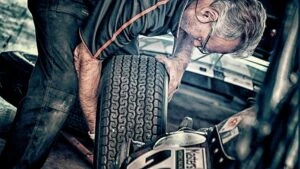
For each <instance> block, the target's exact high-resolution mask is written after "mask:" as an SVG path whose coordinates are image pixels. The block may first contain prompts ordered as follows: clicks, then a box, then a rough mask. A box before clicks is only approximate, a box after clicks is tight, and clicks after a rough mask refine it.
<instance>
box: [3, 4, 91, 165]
mask: <svg viewBox="0 0 300 169" xmlns="http://www.w3.org/2000/svg"><path fill="white" fill-rule="evenodd" d="M28 6H29V9H30V11H31V13H32V15H33V20H34V24H35V28H36V37H37V45H38V53H39V54H38V60H37V63H36V65H35V68H34V70H33V73H32V75H31V79H30V81H29V88H28V93H27V94H26V96H25V98H24V99H23V100H22V102H21V104H20V106H19V107H18V111H17V116H16V118H15V121H14V125H13V129H12V132H11V135H10V136H9V139H8V140H7V144H6V146H5V148H4V150H3V153H2V154H1V158H0V160H1V161H0V167H1V168H3V169H12V168H13V169H35V168H41V166H42V165H43V163H44V161H45V160H46V158H47V156H48V154H49V151H50V148H51V146H52V144H53V142H54V140H55V138H56V136H57V134H58V131H59V130H60V129H61V127H62V125H63V124H64V121H65V120H66V117H67V116H68V113H69V110H70V108H71V107H72V106H73V104H74V102H75V99H76V95H77V88H78V84H77V77H76V74H75V69H74V65H73V50H74V49H75V47H76V45H77V44H78V43H79V36H78V28H79V26H80V24H81V23H82V22H83V20H84V19H85V18H86V17H87V16H88V11H89V10H88V5H87V4H86V3H85V1H84V0H29V2H28Z"/></svg>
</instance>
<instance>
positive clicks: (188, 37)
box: [74, 0, 239, 134]
mask: <svg viewBox="0 0 300 169" xmlns="http://www.w3.org/2000/svg"><path fill="white" fill-rule="evenodd" d="M211 2H212V0H201V1H199V4H198V7H199V8H200V13H199V15H197V16H198V19H200V20H201V22H199V21H197V19H196V17H195V5H196V3H192V4H191V5H190V6H189V7H188V8H187V9H186V10H185V12H184V14H183V17H182V20H181V23H180V25H181V26H180V30H179V35H178V37H177V39H176V43H175V47H176V49H175V52H174V54H173V55H174V57H173V58H166V57H165V56H157V57H156V59H157V60H158V61H159V62H162V63H163V64H164V65H165V67H166V69H167V72H168V74H169V78H170V79H169V91H168V98H169V101H170V100H171V98H172V96H173V94H174V93H175V92H176V90H177V88H178V86H179V84H180V81H181V79H182V76H183V73H184V71H185V69H186V68H187V66H188V63H189V62H190V59H191V53H192V50H193V47H194V46H199V45H200V44H201V43H203V40H204V39H205V38H206V37H207V34H208V32H209V30H210V29H211V24H210V21H213V22H214V21H217V18H218V14H217V13H216V12H215V11H214V10H212V9H211V8H209V4H210V3H211ZM217 41H220V42H222V43H219V42H217ZM238 43H239V40H238V39H237V40H233V41H228V40H224V39H222V38H220V37H216V36H214V35H212V36H211V40H210V41H208V43H207V49H209V51H213V52H217V53H227V52H230V51H232V50H233V49H235V47H236V46H237V44H238ZM216 44H219V45H216ZM74 55H75V56H74V60H75V68H76V71H77V74H78V79H79V99H80V103H81V107H82V109H83V112H84V114H85V117H86V120H87V122H88V126H89V129H90V133H91V134H94V133H95V124H96V110H97V100H98V88H99V87H98V86H99V81H100V76H101V68H102V62H101V61H99V60H97V59H94V58H93V56H92V54H91V53H90V52H89V51H88V49H87V48H86V46H85V45H83V44H82V43H81V44H79V45H78V46H77V47H76V49H75V52H74Z"/></svg>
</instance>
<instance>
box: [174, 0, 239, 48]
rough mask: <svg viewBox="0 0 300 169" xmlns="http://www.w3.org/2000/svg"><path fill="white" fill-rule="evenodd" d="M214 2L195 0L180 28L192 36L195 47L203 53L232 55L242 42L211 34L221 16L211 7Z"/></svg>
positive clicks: (185, 13) (186, 12) (187, 10)
mask: <svg viewBox="0 0 300 169" xmlns="http://www.w3.org/2000/svg"><path fill="white" fill-rule="evenodd" d="M197 1H198V4H197ZM212 2H213V1H211V0H195V1H194V2H193V3H192V4H190V5H189V6H188V7H187V9H186V10H185V11H184V14H183V17H182V20H181V23H180V25H181V26H180V27H181V28H182V29H183V30H184V31H185V32H187V33H188V34H189V35H190V36H192V38H193V39H194V46H195V47H198V48H200V49H201V50H200V51H201V52H202V53H204V52H205V53H231V52H233V51H234V50H235V49H236V47H237V46H238V45H239V42H240V40H239V39H235V40H225V39H224V38H221V37H218V36H216V35H213V34H211V32H212V29H213V25H214V24H215V23H216V22H217V20H218V17H219V14H218V13H217V12H216V11H215V10H214V9H212V8H210V7H209V5H210V4H211V3H212ZM196 7H197V8H196ZM195 13H197V16H196V14H195ZM203 51H204V52H203Z"/></svg>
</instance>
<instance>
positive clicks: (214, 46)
mask: <svg viewBox="0 0 300 169" xmlns="http://www.w3.org/2000/svg"><path fill="white" fill-rule="evenodd" d="M239 43H240V39H239V38H238V39H234V40H226V39H224V38H221V37H218V36H216V35H214V36H211V37H210V40H209V41H208V43H207V44H206V48H207V49H208V50H209V51H210V52H215V53H231V52H234V50H236V47H237V46H238V45H239Z"/></svg>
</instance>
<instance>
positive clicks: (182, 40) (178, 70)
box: [156, 29, 194, 101]
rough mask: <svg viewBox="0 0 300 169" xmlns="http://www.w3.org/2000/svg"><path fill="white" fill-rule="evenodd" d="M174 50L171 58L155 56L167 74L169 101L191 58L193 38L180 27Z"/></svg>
mask: <svg viewBox="0 0 300 169" xmlns="http://www.w3.org/2000/svg"><path fill="white" fill-rule="evenodd" d="M175 46H176V50H175V52H174V56H175V57H173V58H166V57H165V56H156V60H157V61H159V62H161V63H163V64H164V65H165V68H166V69H167V72H168V74H169V90H168V100H169V101H170V100H171V99H172V97H173V95H174V93H175V92H176V91H177V89H178V86H179V85H180V81H181V79H182V76H183V73H184V71H185V69H186V68H187V66H188V64H189V63H190V60H191V53H192V51H193V47H194V46H193V39H192V38H191V37H190V36H189V35H188V34H187V33H186V32H184V31H183V30H182V29H180V30H179V36H178V38H177V39H176V45H175Z"/></svg>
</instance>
